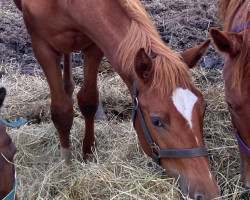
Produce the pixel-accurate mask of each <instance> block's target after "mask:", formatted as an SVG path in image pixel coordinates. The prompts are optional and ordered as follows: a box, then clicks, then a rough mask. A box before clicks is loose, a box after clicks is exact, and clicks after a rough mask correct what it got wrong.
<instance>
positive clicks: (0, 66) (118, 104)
mask: <svg viewBox="0 0 250 200" xmlns="http://www.w3.org/2000/svg"><path fill="white" fill-rule="evenodd" d="M141 1H142V3H143V4H144V6H145V8H146V10H147V11H148V13H149V14H150V16H151V18H152V21H153V23H154V24H155V26H156V28H157V30H158V31H159V33H160V35H161V36H162V39H163V40H164V42H165V43H166V45H168V46H169V47H170V48H171V49H173V50H175V51H177V52H182V51H184V50H185V49H187V48H190V47H193V46H195V45H197V44H200V43H201V42H203V41H204V40H205V39H207V38H208V37H209V28H210V27H217V28H220V24H219V22H218V21H217V18H216V10H217V5H218V2H219V0H209V1H200V0H171V1H170V0H141ZM81 65H82V54H81V53H80V52H76V53H74V55H73V66H74V67H75V68H74V72H73V73H74V74H73V75H74V79H75V81H76V85H77V88H78V89H79V87H80V85H81V84H82V69H81V68H80V67H79V66H81ZM198 66H199V67H198V68H197V69H195V70H194V71H193V73H194V82H195V83H196V85H197V87H198V88H199V89H201V91H202V93H203V95H204V96H205V98H206V99H207V101H208V108H207V114H206V118H205V121H204V134H205V141H206V146H207V148H208V149H209V154H210V163H211V166H212V170H213V173H214V175H215V177H216V180H217V181H218V183H219V185H220V186H221V188H222V195H223V196H224V198H223V199H237V200H240V199H249V196H248V195H246V194H245V190H244V189H243V188H242V184H241V182H240V176H239V155H238V154H237V153H235V152H237V145H236V141H235V138H234V137H233V136H232V133H231V123H230V119H229V116H228V112H227V109H226V106H225V103H224V95H223V92H224V91H223V81H222V76H221V69H222V62H221V58H220V55H219V54H218V53H217V52H216V51H215V49H214V46H213V45H212V44H211V45H210V48H209V50H208V52H207V54H206V56H205V57H204V58H203V59H201V61H200V63H199V65H198ZM108 67H109V66H108V64H106V62H105V60H104V62H103V64H102V67H101V69H100V74H99V77H100V78H99V79H101V80H102V81H101V82H100V83H99V88H100V92H101V96H102V97H103V99H102V103H103V105H104V109H105V113H106V115H107V117H108V122H100V124H98V123H97V124H96V126H97V137H98V138H99V147H98V149H97V151H98V153H95V154H94V158H93V159H92V160H91V162H90V164H83V163H81V162H80V160H81V154H80V148H81V144H80V141H79V140H80V138H81V137H82V135H81V134H80V133H79V132H81V131H82V129H83V127H82V117H81V114H80V112H79V110H77V108H75V107H74V109H76V113H75V119H74V125H73V130H72V138H71V139H72V143H73V145H72V148H73V149H72V151H73V152H74V159H75V161H74V164H73V167H72V168H75V169H74V173H70V172H68V171H64V170H65V167H64V165H62V163H61V162H60V155H59V154H60V153H59V142H58V138H57V136H56V135H55V132H56V131H55V129H54V126H53V124H52V123H51V120H50V111H49V104H50V99H49V91H48V86H47V84H46V80H45V78H44V76H43V73H42V70H41V67H40V66H39V64H38V63H37V61H36V59H35V57H34V54H33V52H32V48H31V42H30V37H29V35H28V33H27V30H26V28H25V25H24V23H23V20H22V14H21V12H20V11H18V9H17V8H16V7H15V5H14V3H12V1H10V0H1V2H0V82H2V84H1V85H3V86H6V87H7V88H8V87H9V88H11V89H10V90H9V92H8V96H7V99H6V102H5V104H4V106H5V107H4V108H3V109H2V110H1V115H3V116H4V117H5V118H7V119H9V120H12V121H13V120H15V119H16V116H22V117H26V118H28V120H29V123H28V124H27V125H25V126H23V127H22V128H20V129H18V130H10V129H9V130H8V132H9V133H10V134H11V136H12V138H13V139H14V141H15V143H16V145H17V147H18V148H19V153H18V154H17V156H16V159H15V161H16V162H15V163H16V169H17V171H18V178H19V181H20V186H19V190H18V196H19V197H20V199H168V200H177V199H182V198H185V199H186V198H187V197H186V196H183V194H182V193H181V192H180V191H178V189H176V188H177V187H176V183H175V182H174V181H173V180H171V179H168V178H167V177H166V176H165V175H162V174H164V173H163V172H162V171H161V170H160V169H159V167H155V166H154V165H152V164H150V165H148V163H150V161H149V158H147V157H146V156H145V154H144V153H143V152H142V151H141V149H140V146H139V145H138V141H137V137H136V135H135V134H132V136H130V137H131V138H128V136H127V135H128V134H129V133H131V132H133V131H134V130H133V128H132V126H131V121H130V113H131V99H130V97H128V92H127V90H126V88H124V85H122V83H121V80H120V79H118V77H117V76H116V75H115V74H114V73H113V71H112V69H110V68H108ZM15 72H16V73H17V75H12V74H11V73H14V74H15ZM40 75H41V76H40ZM6 80H7V81H8V82H9V83H6V82H4V81H6ZM107 83H110V85H109V84H107ZM31 85H33V88H31V87H32V86H31ZM117 88H118V89H119V91H117ZM113 91H115V93H117V94H114V92H113ZM17 94H18V95H17ZM108 124H109V125H108ZM80 125H81V126H80ZM118 133H119V134H118ZM230 134H231V136H230ZM108 135H109V136H108ZM77 138H79V140H78V139H77ZM111 139H112V142H110V140H111ZM124 140H126V141H125V142H124ZM105 148H106V149H105ZM118 149H120V150H118ZM111 150H112V151H111ZM120 152H121V154H119V153H120ZM117 153H118V154H119V155H116V154H117ZM113 154H115V156H114V157H115V158H110V155H113ZM116 157H117V158H116ZM135 160H136V161H135ZM116 163H118V165H116ZM152 166H153V167H152ZM113 167H114V169H113ZM91 170H92V171H91ZM98 170H99V171H98ZM101 170H103V171H101ZM110 170H111V172H110ZM112 170H114V171H115V173H112V172H113V171H112ZM126 170H127V171H126ZM129 170H130V171H129ZM104 171H105V172H104ZM124 171H125V172H126V173H125V172H124ZM135 171H136V172H140V173H141V174H140V173H136V174H135V176H132V173H135ZM107 172H110V174H108V175H107V174H106V173H107ZM96 174H97V175H98V176H97V175H96ZM114 174H115V175H117V174H121V176H118V175H117V176H118V177H117V176H115V177H113V175H114ZM133 175H134V174H133ZM144 176H145V177H144ZM124 177H126V178H125V179H124ZM134 177H135V178H136V180H137V182H136V183H134V179H135V178H134ZM130 178H131V180H130ZM95 179H97V180H95ZM108 179H111V182H112V183H110V182H105V180H108ZM166 180H167V181H166ZM87 181H88V182H89V184H87V183H86V182H87ZM128 181H131V183H130V182H128ZM103 182H105V184H104V185H103V184H101V183H103ZM166 182H169V183H170V185H171V186H169V185H167V183H166ZM80 183H81V184H80ZM91 184H92V185H91ZM109 184H110V185H109ZM119 184H120V185H119ZM123 184H125V185H126V186H129V187H128V189H126V190H123V189H124V188H123V187H125V185H123ZM93 185H94V186H93ZM95 187H99V191H100V190H102V192H99V194H96V188H95ZM131 188H132V189H131ZM135 188H136V189H135ZM173 188H174V189H173ZM86 190H88V191H86ZM152 191H153V194H150V195H151V196H150V195H148V193H150V192H151V193H152ZM162 191H164V192H165V193H166V191H167V193H166V194H165V196H164V195H162V194H161V192H162ZM154 192H155V193H154ZM164 192H162V193H164ZM176 193H177V197H176ZM97 195H100V196H101V197H102V198H100V196H98V197H97ZM147 195H148V196H147ZM76 196H77V197H79V196H80V197H81V198H77V197H76Z"/></svg>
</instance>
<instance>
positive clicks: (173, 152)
mask: <svg viewBox="0 0 250 200" xmlns="http://www.w3.org/2000/svg"><path fill="white" fill-rule="evenodd" d="M209 43H210V40H207V41H205V42H204V43H202V44H201V45H199V46H196V47H194V48H191V49H188V50H186V51H184V52H183V53H181V56H180V57H181V59H182V61H183V62H184V63H185V65H186V67H187V68H192V67H194V66H195V65H196V64H197V62H198V61H199V59H200V58H201V57H202V55H203V54H204V53H205V52H206V50H207V48H208V46H209ZM157 56H158V55H156V56H154V57H156V58H152V57H150V55H148V54H147V53H146V52H145V50H144V49H140V50H139V51H138V53H137V55H136V57H135V72H136V90H135V86H134V92H133V96H134V107H136V106H137V107H138V108H139V110H138V108H135V110H136V111H134V112H135V113H137V114H134V116H135V115H137V116H138V117H137V118H134V125H135V128H136V130H137V133H138V136H139V139H140V141H141V144H142V148H143V149H144V151H145V152H146V154H147V155H148V156H150V157H153V159H154V160H155V161H156V162H157V163H158V164H160V165H161V166H162V167H163V168H164V169H165V171H166V173H167V174H168V175H169V176H170V177H174V178H175V179H176V180H178V182H179V185H180V187H181V189H182V191H184V192H185V193H187V194H189V196H190V197H191V198H194V199H203V200H204V199H212V198H215V197H218V196H219V195H220V189H219V186H218V185H217V183H216V181H215V179H214V176H213V175H212V173H211V168H210V165H209V161H208V158H207V157H206V155H207V154H206V151H205V150H204V146H205V144H204V138H203V118H204V114H205V110H206V102H205V100H204V98H203V95H202V94H201V92H200V91H199V90H198V89H196V88H195V86H194V85H193V84H191V83H190V84H189V85H188V86H186V85H182V84H181V83H179V85H177V87H176V89H175V90H174V91H172V92H170V93H168V94H164V95H163V94H161V93H160V92H159V89H158V88H157V87H155V88H152V87H150V85H151V84H152V77H153V76H154V73H155V72H154V69H155V66H154V65H156V64H157V62H156V60H155V59H157ZM140 113H141V114H140ZM141 118H142V119H141ZM143 121H144V122H143ZM145 132H146V133H145ZM149 135H150V136H149Z"/></svg>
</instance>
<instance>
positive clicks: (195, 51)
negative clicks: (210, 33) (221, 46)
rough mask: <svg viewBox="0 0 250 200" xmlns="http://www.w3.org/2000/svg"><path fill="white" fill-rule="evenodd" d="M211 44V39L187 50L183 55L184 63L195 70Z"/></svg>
mask: <svg viewBox="0 0 250 200" xmlns="http://www.w3.org/2000/svg"><path fill="white" fill-rule="evenodd" d="M209 44H210V39H207V40H206V41H205V42H203V43H202V44H200V45H198V46H195V47H193V48H190V49H187V50H186V51H184V52H182V53H181V56H182V58H183V61H184V62H185V63H186V64H187V66H188V67H189V68H193V67H194V66H195V65H196V64H197V63H198V61H199V60H200V59H201V57H202V56H203V55H204V54H205V53H206V51H207V48H208V46H209Z"/></svg>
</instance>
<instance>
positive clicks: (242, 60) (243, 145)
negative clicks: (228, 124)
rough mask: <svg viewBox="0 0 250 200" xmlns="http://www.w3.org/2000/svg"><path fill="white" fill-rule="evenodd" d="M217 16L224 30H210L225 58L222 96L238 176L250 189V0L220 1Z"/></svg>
mask: <svg viewBox="0 0 250 200" xmlns="http://www.w3.org/2000/svg"><path fill="white" fill-rule="evenodd" d="M218 14H219V17H220V19H221V21H222V23H223V29H224V31H219V30H217V29H215V28H212V29H211V30H210V33H211V36H212V39H213V41H214V44H215V46H216V47H217V49H218V51H220V52H221V53H222V54H223V56H224V67H223V78H224V80H225V96H226V101H227V104H228V109H229V111H230V114H231V120H232V124H233V130H234V132H235V136H236V138H237V141H238V145H239V150H240V158H241V165H240V171H241V177H242V180H243V184H244V186H245V187H246V188H250V126H249V122H250V104H249V99H250V81H249V80H250V1H249V0H221V2H220V6H219V10H218Z"/></svg>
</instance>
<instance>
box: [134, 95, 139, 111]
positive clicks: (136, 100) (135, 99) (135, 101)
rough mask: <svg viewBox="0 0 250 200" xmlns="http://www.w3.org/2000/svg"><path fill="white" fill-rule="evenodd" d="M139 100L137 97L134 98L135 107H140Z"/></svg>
mask: <svg viewBox="0 0 250 200" xmlns="http://www.w3.org/2000/svg"><path fill="white" fill-rule="evenodd" d="M138 104H139V102H138V98H137V97H136V96H134V107H135V108H137V107H138Z"/></svg>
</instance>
